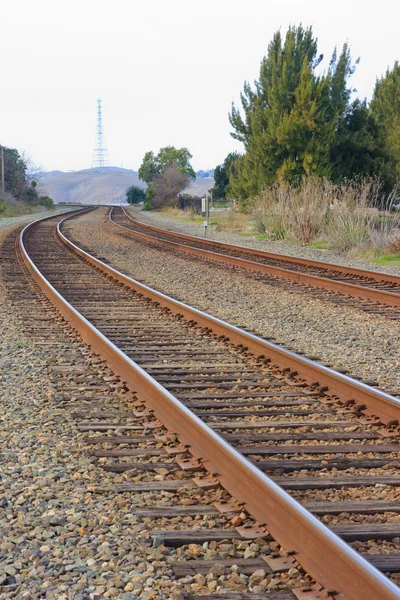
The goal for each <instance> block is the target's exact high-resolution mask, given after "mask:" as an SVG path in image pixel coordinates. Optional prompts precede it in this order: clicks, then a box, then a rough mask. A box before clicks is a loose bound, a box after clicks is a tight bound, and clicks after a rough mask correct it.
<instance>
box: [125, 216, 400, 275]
mask: <svg viewBox="0 0 400 600" xmlns="http://www.w3.org/2000/svg"><path fill="white" fill-rule="evenodd" d="M114 208H115V207H114ZM119 208H121V209H122V210H123V211H124V213H125V215H126V216H127V217H128V219H130V220H131V221H133V222H134V223H135V224H137V225H140V226H141V227H144V228H145V229H149V230H151V231H156V232H158V233H164V234H166V235H171V236H174V237H178V238H181V239H186V240H191V241H197V242H201V243H204V244H206V245H214V246H221V248H227V249H230V250H237V251H240V252H244V253H246V254H250V255H252V256H260V257H261V258H273V259H276V260H284V261H286V262H293V263H296V264H299V265H305V266H309V267H317V268H319V269H326V270H327V271H335V272H337V271H341V272H342V273H345V274H347V275H357V276H360V277H368V278H370V279H375V281H378V282H382V281H385V282H389V283H396V284H398V285H400V275H393V274H392V273H386V272H380V271H370V270H368V269H360V268H358V267H346V266H345V265H337V264H334V263H324V262H322V261H320V260H312V259H311V258H300V257H298V256H290V255H288V254H280V253H279V252H267V251H266V250H257V249H256V248H248V247H246V246H236V245H235V244H228V243H227V242H218V241H216V240H208V239H203V238H199V237H197V236H195V235H188V234H186V233H179V232H177V231H170V230H168V229H163V228H161V227H156V226H155V225H148V224H147V223H142V221H139V220H138V219H135V218H133V217H132V215H130V214H129V213H127V212H126V210H125V208H124V207H123V206H120V207H119Z"/></svg>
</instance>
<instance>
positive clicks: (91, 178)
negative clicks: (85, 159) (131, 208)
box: [37, 167, 146, 204]
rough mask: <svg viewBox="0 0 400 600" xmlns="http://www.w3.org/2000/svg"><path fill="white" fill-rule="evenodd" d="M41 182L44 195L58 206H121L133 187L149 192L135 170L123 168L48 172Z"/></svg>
mask: <svg viewBox="0 0 400 600" xmlns="http://www.w3.org/2000/svg"><path fill="white" fill-rule="evenodd" d="M37 179H38V185H39V187H40V190H41V192H42V193H45V194H47V195H48V196H50V198H53V200H54V202H56V203H58V202H83V203H84V204H120V203H121V202H124V201H125V194H126V190H127V189H128V187H129V186H131V185H137V186H138V187H140V188H142V189H146V184H145V183H143V181H140V179H139V176H138V174H137V173H136V172H135V171H131V170H129V169H121V168H119V167H106V168H104V169H102V170H101V171H94V170H93V171H92V170H91V169H85V170H83V171H69V172H63V171H48V172H42V173H40V174H39V176H38V178H37Z"/></svg>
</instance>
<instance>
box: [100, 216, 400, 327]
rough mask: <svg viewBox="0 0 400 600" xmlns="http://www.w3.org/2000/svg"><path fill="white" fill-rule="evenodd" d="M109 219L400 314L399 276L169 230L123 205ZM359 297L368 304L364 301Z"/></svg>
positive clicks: (175, 245) (370, 308)
mask: <svg viewBox="0 0 400 600" xmlns="http://www.w3.org/2000/svg"><path fill="white" fill-rule="evenodd" d="M109 218H110V220H111V222H113V223H115V224H116V225H119V226H120V227H123V228H124V230H125V231H127V232H130V233H131V234H133V235H135V236H137V237H139V238H141V239H145V240H147V241H153V242H154V241H156V242H157V243H158V244H162V245H164V246H166V247H168V248H169V249H171V250H177V251H180V252H187V253H190V254H192V255H193V256H197V257H201V258H202V259H208V260H212V261H214V262H219V263H222V264H226V265H230V266H233V267H237V268H241V269H246V270H249V271H252V272H253V273H257V274H263V275H264V276H268V277H269V278H270V279H269V281H270V282H271V283H273V279H277V280H280V281H281V280H282V279H284V280H289V281H290V282H291V283H292V284H294V285H296V284H297V285H299V284H300V285H302V286H303V287H304V286H306V291H307V288H308V289H309V288H310V287H312V288H316V289H317V290H319V291H320V292H321V293H322V294H328V295H329V294H334V295H335V296H336V298H335V300H336V301H337V296H338V295H339V294H340V296H341V298H342V299H343V296H345V297H347V298H349V302H350V303H351V302H353V303H354V298H357V300H358V303H359V306H361V307H362V308H363V310H366V311H367V312H374V313H377V314H384V315H386V316H389V317H390V318H393V319H396V320H398V319H400V312H399V310H398V309H399V308H400V276H397V275H391V274H389V273H379V272H377V271H367V270H364V269H357V268H351V267H344V266H339V265H333V264H329V263H322V262H319V261H314V260H308V259H303V258H297V257H291V256H284V255H280V254H274V253H270V252H264V251H261V250H254V249H251V248H245V247H242V246H233V245H230V244H225V243H222V242H216V241H214V240H205V239H201V238H197V237H194V236H189V235H185V234H181V233H176V232H172V231H167V230H165V229H161V228H158V227H153V226H151V225H147V224H144V223H141V222H139V221H138V220H137V219H133V218H132V217H131V216H130V215H129V214H128V213H127V212H126V210H125V209H124V208H122V207H113V208H112V209H111V210H110V214H109ZM360 299H361V300H362V301H366V303H364V304H362V303H360ZM339 302H340V300H339Z"/></svg>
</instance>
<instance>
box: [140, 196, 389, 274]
mask: <svg viewBox="0 0 400 600" xmlns="http://www.w3.org/2000/svg"><path fill="white" fill-rule="evenodd" d="M129 210H130V212H131V214H132V216H134V217H135V218H137V219H138V220H139V221H143V223H147V224H148V225H154V226H155V227H162V228H163V229H170V230H171V231H177V232H179V233H186V234H188V235H197V236H198V237H204V227H203V225H202V224H199V223H190V222H187V221H182V220H180V219H177V218H173V217H170V216H168V215H165V214H164V213H160V212H153V211H151V212H148V211H142V210H139V209H137V208H136V207H130V209H129ZM211 229H212V231H211V232H210V234H209V238H211V239H214V240H217V241H219V242H226V243H227V244H235V245H237V246H246V247H247V248H256V249H257V250H264V251H266V252H277V253H279V254H288V255H289V256H298V257H300V258H308V259H311V260H320V261H323V262H327V263H333V264H337V265H344V266H347V267H357V268H359V269H369V270H373V271H379V272H383V273H385V272H386V273H394V274H395V275H400V267H396V266H389V265H385V266H380V265H377V264H375V263H373V262H371V261H369V260H367V259H362V258H354V257H349V256H348V255H347V254H345V253H343V252H338V251H335V250H320V249H318V248H310V247H309V246H302V245H301V244H299V243H297V242H286V241H277V240H258V239H256V237H255V235H240V234H239V233H232V232H227V231H219V232H218V231H215V227H212V228H211Z"/></svg>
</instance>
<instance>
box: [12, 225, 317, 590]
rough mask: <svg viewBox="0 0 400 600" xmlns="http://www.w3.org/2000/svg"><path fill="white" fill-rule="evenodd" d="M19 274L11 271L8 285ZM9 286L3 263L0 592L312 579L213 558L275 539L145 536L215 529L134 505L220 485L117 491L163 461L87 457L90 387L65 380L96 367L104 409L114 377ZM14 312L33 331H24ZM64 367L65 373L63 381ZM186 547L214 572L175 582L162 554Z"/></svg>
mask: <svg viewBox="0 0 400 600" xmlns="http://www.w3.org/2000/svg"><path fill="white" fill-rule="evenodd" d="M15 227H16V226H15V225H12V226H9V227H4V228H3V229H2V231H0V256H1V260H2V264H6V261H5V259H4V254H3V253H2V249H1V245H2V243H3V241H4V240H5V238H6V236H7V235H8V234H9V233H10V231H11V230H12V229H14V228H15ZM3 261H4V262H3ZM8 269H9V267H7V269H6V270H8ZM19 283H20V280H15V279H13V281H12V285H13V286H14V284H17V285H19ZM9 285H10V284H9V283H7V285H6V284H5V282H4V280H3V278H2V273H1V270H0V297H1V298H3V299H6V302H2V303H0V340H1V343H0V390H1V403H2V412H1V423H2V427H1V429H0V444H1V464H2V468H1V474H0V598H16V599H17V600H19V599H24V600H36V599H39V598H46V599H49V600H100V599H103V598H117V599H120V600H134V599H139V600H162V599H164V600H167V599H172V600H183V598H184V597H185V596H184V595H183V592H185V593H191V594H197V593H200V594H204V593H211V592H220V591H222V590H224V589H226V590H230V591H246V590H248V589H250V590H253V591H256V592H257V591H258V592H262V593H264V592H265V590H281V589H285V588H286V587H297V586H299V585H300V586H301V585H305V584H308V582H309V579H308V578H304V576H303V574H302V573H301V572H300V571H299V570H298V569H295V568H293V569H290V570H289V571H288V572H287V573H283V574H282V575H277V576H274V575H273V574H270V575H267V574H266V573H265V571H262V572H261V571H257V572H255V573H253V574H252V575H251V576H246V575H244V574H241V573H239V572H238V571H239V569H237V568H236V569H235V568H234V567H232V568H227V569H225V568H222V567H220V566H219V570H218V569H217V568H216V567H217V566H218V560H222V559H225V558H230V557H234V558H243V557H245V558H247V557H248V556H249V557H257V556H258V554H259V553H260V554H263V553H270V552H271V551H276V550H279V545H278V544H277V543H275V542H264V541H263V540H261V541H260V543H258V544H257V543H255V542H256V541H257V540H255V541H252V540H243V541H241V540H239V541H237V540H236V541H234V540H232V541H230V542H229V543H228V544H227V543H226V541H225V544H224V542H220V543H218V542H211V543H206V544H203V545H200V544H189V545H188V546H182V547H181V548H176V549H174V548H168V547H166V546H163V545H162V544H161V545H158V546H157V547H155V545H154V544H153V539H152V537H151V535H152V530H154V529H155V528H157V527H160V526H162V527H163V528H165V529H169V528H173V529H180V528H191V527H193V528H198V527H202V528H205V529H208V528H209V529H212V528H213V527H215V524H217V525H218V524H221V525H225V526H226V524H229V521H228V519H227V517H223V516H221V517H219V521H220V522H219V521H218V523H216V522H214V524H213V522H212V520H211V519H210V518H209V517H207V516H205V517H203V518H201V517H200V518H199V519H198V518H193V519H192V518H188V517H183V518H181V517H179V518H175V519H172V520H170V519H167V518H166V519H164V520H160V519H158V520H157V519H154V520H150V519H148V518H143V519H141V518H137V517H135V515H134V514H133V512H134V511H133V509H134V508H135V507H143V508H147V507H149V506H152V505H159V504H160V503H161V505H164V506H166V505H167V506H168V505H174V504H175V505H176V504H177V503H181V504H182V505H184V506H185V505H190V504H198V503H199V502H201V503H205V504H209V503H211V502H215V501H217V500H220V499H221V498H223V497H225V492H224V491H223V490H221V489H218V488H217V489H216V490H210V491H204V492H203V490H193V489H189V490H185V489H184V490H182V492H179V493H178V494H173V493H169V492H165V491H160V492H150V493H148V492H147V493H146V492H143V493H134V494H131V493H130V494H125V493H122V494H121V493H116V491H115V489H116V485H118V484H119V485H120V484H123V483H126V482H127V481H128V482H139V481H146V480H149V481H150V480H151V481H152V480H153V479H154V480H156V481H157V480H158V481H160V480H163V479H164V478H165V479H168V478H169V477H171V476H170V475H169V474H168V473H166V474H165V473H164V472H163V470H162V469H159V470H158V473H157V471H156V473H157V474H156V475H155V476H154V473H153V472H151V471H150V472H149V473H150V474H149V473H147V472H141V471H140V470H138V471H136V470H135V469H133V470H132V471H131V472H129V473H128V474H122V475H119V474H114V473H108V472H105V471H104V470H103V469H102V468H101V465H102V464H112V462H113V461H112V460H110V459H105V460H103V459H100V460H99V461H96V460H94V459H93V458H92V457H91V453H90V451H88V445H87V441H86V436H87V434H86V433H84V432H82V431H80V430H79V428H78V422H77V420H76V419H77V417H76V414H75V411H76V408H75V406H76V403H77V402H78V404H79V401H82V402H84V400H85V397H86V393H87V392H86V391H85V389H87V388H85V385H84V384H83V383H81V384H79V383H75V385H74V380H75V379H77V381H79V376H80V374H82V373H83V374H85V373H86V374H88V375H90V378H91V379H90V381H91V382H92V384H94V383H96V377H98V378H99V379H98V382H97V383H98V384H100V385H101V386H103V388H104V387H106V388H107V387H108V389H107V390H106V391H105V392H104V400H105V405H106V406H107V407H111V408H112V407H113V406H114V403H115V402H118V398H119V396H120V394H119V392H118V388H114V387H113V385H114V384H115V379H114V378H113V376H112V373H111V372H110V371H109V370H108V369H107V367H106V366H105V365H104V364H103V363H102V361H101V360H99V359H98V358H96V357H95V356H94V355H93V354H92V353H91V352H90V351H89V349H88V348H87V347H86V346H85V345H84V344H83V343H82V342H81V341H80V339H79V338H77V337H76V336H75V335H73V334H72V333H71V330H70V329H69V328H68V327H67V326H65V325H64V324H63V323H62V322H61V319H60V318H59V316H58V315H57V313H56V311H54V310H53V309H50V312H48V309H47V308H46V307H45V306H44V305H43V306H42V307H40V304H38V305H39V309H38V310H36V308H34V309H32V307H33V306H34V303H35V306H36V301H37V298H36V296H35V295H34V294H31V292H28V290H27V288H26V284H25V287H24V297H25V298H26V300H25V301H26V303H27V308H26V310H25V311H24V314H21V313H20V312H19V311H18V310H17V309H15V308H13V305H12V304H11V303H10V302H9V298H8V297H7V291H8V287H7V286H9ZM18 289H20V288H18ZM37 302H39V301H37ZM47 305H48V303H47ZM37 316H39V319H37ZM21 318H22V319H23V322H24V324H25V327H27V328H28V330H29V331H31V335H33V336H35V335H36V341H35V338H34V337H31V335H30V334H28V333H24V332H23V330H22V328H21V322H20V319H21ZM51 331H52V332H53V333H51V334H49V332H51ZM54 331H55V334H54ZM35 332H36V333H35ZM38 332H39V333H38ZM42 342H43V343H42ZM65 369H67V370H69V371H67V374H65ZM61 372H64V382H60V377H59V375H58V373H61ZM74 372H75V373H76V374H75V375H74ZM68 373H70V374H68ZM113 380H114V381H113ZM90 393H91V392H89V395H90ZM73 395H75V396H76V397H75V398H74V397H71V396H73ZM123 396H125V397H126V399H125V400H124V399H123ZM120 401H121V408H122V410H125V409H128V408H129V407H130V405H131V404H132V403H136V399H135V396H134V394H132V393H130V392H124V393H122V392H121V399H120ZM124 402H125V406H124ZM111 408H109V410H110V409H111ZM136 408H137V407H136ZM117 420H118V419H117ZM95 438H96V436H94V438H93V439H94V440H95ZM144 439H145V438H144ZM93 443H94V442H93ZM147 443H148V442H147ZM161 445H162V444H161ZM104 447H105V448H109V445H108V444H107V443H105V444H104ZM161 460H163V458H162V457H161ZM164 460H165V459H164ZM139 462H140V460H139ZM173 477H180V478H187V477H188V474H187V473H185V472H181V471H180V470H179V469H178V470H176V471H175V473H174V475H173ZM193 557H198V558H206V559H208V560H213V561H215V565H214V567H213V569H214V570H212V569H210V572H209V573H208V574H206V576H198V575H195V576H194V577H184V578H181V579H179V581H178V579H177V578H176V577H175V576H174V573H173V571H172V568H171V563H173V562H174V561H177V560H185V559H188V558H193ZM221 569H222V572H221ZM256 573H258V575H256ZM257 588H258V589H257Z"/></svg>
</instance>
